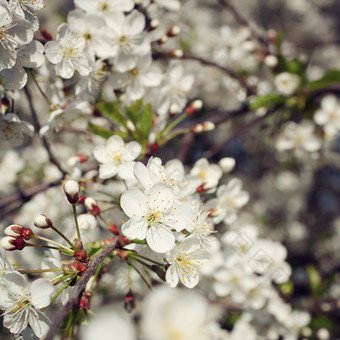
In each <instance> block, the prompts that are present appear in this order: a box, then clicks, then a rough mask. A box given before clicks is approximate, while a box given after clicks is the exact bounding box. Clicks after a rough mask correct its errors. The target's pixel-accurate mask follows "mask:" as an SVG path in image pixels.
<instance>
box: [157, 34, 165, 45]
mask: <svg viewBox="0 0 340 340" xmlns="http://www.w3.org/2000/svg"><path fill="white" fill-rule="evenodd" d="M167 41H168V37H167V36H166V35H163V36H162V37H161V38H159V39H158V40H157V43H158V44H159V45H163V44H165V43H166V42H167Z"/></svg>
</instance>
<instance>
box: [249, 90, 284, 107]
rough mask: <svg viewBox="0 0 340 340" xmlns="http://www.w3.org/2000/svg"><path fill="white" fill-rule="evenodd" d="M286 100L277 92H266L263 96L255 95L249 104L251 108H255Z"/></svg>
mask: <svg viewBox="0 0 340 340" xmlns="http://www.w3.org/2000/svg"><path fill="white" fill-rule="evenodd" d="M285 100H286V98H285V97H282V96H281V95H279V94H278V93H268V94H265V95H263V96H257V97H256V98H255V99H254V100H253V101H252V103H251V104H250V109H251V110H257V109H259V108H260V107H268V106H273V105H276V104H280V103H283V102H284V101H285Z"/></svg>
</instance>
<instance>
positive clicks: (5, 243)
mask: <svg viewBox="0 0 340 340" xmlns="http://www.w3.org/2000/svg"><path fill="white" fill-rule="evenodd" d="M0 243H1V246H2V248H4V249H5V250H8V251H13V250H22V249H24V248H25V246H26V242H25V240H24V239H22V238H19V237H14V236H5V237H4V238H3V239H1V242H0Z"/></svg>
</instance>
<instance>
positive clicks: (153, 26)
mask: <svg viewBox="0 0 340 340" xmlns="http://www.w3.org/2000/svg"><path fill="white" fill-rule="evenodd" d="M158 26H159V20H158V19H152V20H151V21H150V26H149V30H150V31H153V30H155V29H156V28H157V27H158Z"/></svg>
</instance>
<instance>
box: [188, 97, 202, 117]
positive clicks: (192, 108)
mask: <svg viewBox="0 0 340 340" xmlns="http://www.w3.org/2000/svg"><path fill="white" fill-rule="evenodd" d="M202 106H203V102H202V100H199V99H198V100H194V101H193V102H192V103H191V104H190V105H189V106H188V107H187V108H186V109H185V112H186V113H187V114H188V115H193V114H195V113H196V112H198V111H199V110H200V109H201V108H202Z"/></svg>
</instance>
